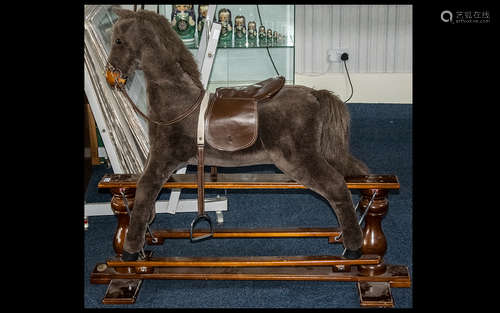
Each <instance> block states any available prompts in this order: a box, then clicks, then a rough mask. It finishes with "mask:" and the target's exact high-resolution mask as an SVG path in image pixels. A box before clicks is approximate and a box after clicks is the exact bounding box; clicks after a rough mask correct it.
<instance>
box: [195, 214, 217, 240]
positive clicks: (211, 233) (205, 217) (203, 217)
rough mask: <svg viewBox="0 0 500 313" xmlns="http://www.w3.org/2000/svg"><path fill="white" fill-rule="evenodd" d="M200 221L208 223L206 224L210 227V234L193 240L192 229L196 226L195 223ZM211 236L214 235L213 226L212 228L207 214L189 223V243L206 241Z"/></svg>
mask: <svg viewBox="0 0 500 313" xmlns="http://www.w3.org/2000/svg"><path fill="white" fill-rule="evenodd" d="M202 219H204V220H206V221H207V222H208V224H209V225H210V233H209V234H205V235H202V236H199V237H196V238H193V229H194V226H195V225H196V223H198V222H199V221H201V220H202ZM213 235H214V226H213V224H212V220H211V219H210V216H208V214H203V215H198V216H196V217H195V218H194V220H193V221H192V222H191V228H190V229H189V239H190V240H191V242H196V241H200V240H203V239H207V238H210V237H212V236H213Z"/></svg>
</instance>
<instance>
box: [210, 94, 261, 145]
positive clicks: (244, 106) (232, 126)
mask: <svg viewBox="0 0 500 313" xmlns="http://www.w3.org/2000/svg"><path fill="white" fill-rule="evenodd" d="M215 99H217V101H215ZM211 100H212V101H210V104H209V107H208V110H207V111H208V112H207V115H206V118H205V140H206V142H207V143H208V144H209V145H210V146H212V148H214V149H217V150H222V151H238V150H242V149H245V148H248V147H250V146H251V145H253V144H254V143H255V141H256V140H257V134H258V131H257V129H258V125H257V124H258V120H257V118H258V116H257V101H256V99H254V98H217V97H213V98H212V99H211ZM215 103H217V105H214V104H215Z"/></svg>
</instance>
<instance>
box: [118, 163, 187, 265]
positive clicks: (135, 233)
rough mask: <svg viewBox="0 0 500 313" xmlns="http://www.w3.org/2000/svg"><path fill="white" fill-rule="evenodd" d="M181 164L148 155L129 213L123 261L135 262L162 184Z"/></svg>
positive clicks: (152, 215)
mask: <svg viewBox="0 0 500 313" xmlns="http://www.w3.org/2000/svg"><path fill="white" fill-rule="evenodd" d="M181 165H182V163H181V162H177V161H167V159H166V158H165V155H163V156H155V155H150V160H149V162H148V163H147V165H146V168H145V169H144V172H143V174H142V175H141V177H140V178H139V181H138V182H137V188H136V194H135V201H134V209H133V210H132V212H131V215H132V216H131V217H130V224H129V228H128V232H127V235H126V237H125V242H124V245H123V250H124V251H123V259H124V260H136V259H137V257H138V252H139V251H140V250H141V249H142V247H143V246H144V241H145V236H146V228H147V225H149V223H151V222H152V220H153V218H154V214H155V202H156V198H157V197H158V194H159V193H160V191H161V189H162V186H163V184H164V183H165V182H166V181H167V180H168V179H169V178H170V176H171V175H172V174H173V173H174V171H175V170H176V169H177V168H178V167H179V166H181Z"/></svg>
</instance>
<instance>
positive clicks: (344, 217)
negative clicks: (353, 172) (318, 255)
mask: <svg viewBox="0 0 500 313" xmlns="http://www.w3.org/2000/svg"><path fill="white" fill-rule="evenodd" d="M271 158H273V156H272V155H271ZM273 161H274V162H275V165H276V166H277V167H278V168H279V169H280V170H282V171H283V172H284V173H285V174H286V175H287V176H289V177H290V178H292V179H294V180H295V181H297V182H298V183H300V184H302V185H304V186H306V187H307V188H309V189H311V190H313V191H315V192H317V193H318V194H320V195H321V196H323V197H324V198H325V199H326V200H327V201H328V202H329V203H330V205H331V207H332V208H333V210H334V211H335V214H336V215H337V219H338V221H339V223H340V226H341V228H342V236H343V237H344V247H345V248H346V253H345V254H344V256H346V257H348V258H358V257H359V256H360V255H361V246H362V245H363V234H362V231H361V227H360V226H359V225H358V221H357V218H356V212H355V211H354V207H353V205H352V199H351V193H350V191H349V189H348V188H347V186H346V184H345V181H344V177H343V175H342V174H341V173H340V172H339V171H337V170H336V169H335V168H334V167H332V166H331V165H330V164H329V163H328V162H327V161H326V160H325V159H324V158H323V157H322V156H321V155H307V156H306V155H302V156H297V155H295V156H294V157H292V158H288V159H287V158H284V157H282V156H281V157H276V156H275V157H274V158H273Z"/></svg>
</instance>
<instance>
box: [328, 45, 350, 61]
mask: <svg viewBox="0 0 500 313" xmlns="http://www.w3.org/2000/svg"><path fill="white" fill-rule="evenodd" d="M344 52H345V53H347V54H349V58H350V56H351V51H350V50H349V49H348V48H339V49H328V51H327V53H328V62H332V63H339V62H343V61H342V60H341V59H340V56H341V55H342V53H344Z"/></svg>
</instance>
